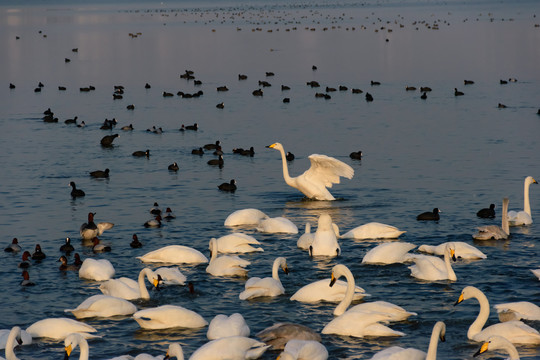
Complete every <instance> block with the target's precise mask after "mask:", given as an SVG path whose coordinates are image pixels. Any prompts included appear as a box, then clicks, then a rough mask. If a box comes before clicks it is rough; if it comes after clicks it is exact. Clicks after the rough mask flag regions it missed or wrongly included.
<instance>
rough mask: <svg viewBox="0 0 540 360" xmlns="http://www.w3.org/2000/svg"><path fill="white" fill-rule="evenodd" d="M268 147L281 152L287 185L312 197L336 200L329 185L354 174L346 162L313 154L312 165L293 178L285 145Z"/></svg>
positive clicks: (311, 157)
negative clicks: (329, 189)
mask: <svg viewBox="0 0 540 360" xmlns="http://www.w3.org/2000/svg"><path fill="white" fill-rule="evenodd" d="M267 148H270V149H276V150H279V152H280V153H281V160H282V164H283V178H284V179H285V182H286V183H287V185H289V186H292V187H293V188H296V189H298V190H300V192H302V193H303V194H304V195H305V196H306V197H308V198H310V199H314V200H335V198H334V197H333V196H332V194H330V192H329V191H328V189H327V187H329V188H331V187H332V185H333V184H339V178H340V177H341V176H343V177H346V178H347V179H352V177H353V176H354V170H353V168H352V167H350V166H349V165H347V164H345V163H344V162H342V161H340V160H338V159H335V158H332V157H329V156H326V155H318V154H313V155H310V156H309V160H310V161H311V167H310V168H309V169H308V170H306V171H305V172H304V173H303V174H302V175H300V176H297V177H293V178H292V177H290V176H289V169H288V167H287V159H286V156H285V150H284V149H283V145H281V144H280V143H274V144H272V145H269V146H267Z"/></svg>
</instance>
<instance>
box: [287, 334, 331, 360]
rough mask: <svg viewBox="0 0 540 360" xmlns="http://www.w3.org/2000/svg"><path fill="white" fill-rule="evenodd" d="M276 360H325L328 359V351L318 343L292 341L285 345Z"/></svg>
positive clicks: (312, 341)
mask: <svg viewBox="0 0 540 360" xmlns="http://www.w3.org/2000/svg"><path fill="white" fill-rule="evenodd" d="M278 359H280V360H326V359H328V350H326V348H325V347H324V345H323V344H321V343H320V342H318V341H314V340H296V339H292V340H290V341H289V342H288V343H287V345H285V348H284V349H283V352H282V353H281V354H280V355H279V358H278Z"/></svg>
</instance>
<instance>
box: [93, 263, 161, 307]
mask: <svg viewBox="0 0 540 360" xmlns="http://www.w3.org/2000/svg"><path fill="white" fill-rule="evenodd" d="M145 277H146V278H147V279H148V281H149V282H150V283H152V285H154V286H155V287H157V286H158V284H159V277H158V275H156V274H155V273H154V272H153V271H152V270H151V269H149V268H144V269H142V270H141V271H140V272H139V277H138V279H137V281H135V280H132V279H130V278H127V277H121V278H118V279H110V280H107V281H105V282H104V283H102V284H101V285H100V286H99V290H101V292H102V293H103V294H105V295H110V296H114V297H117V298H121V299H126V300H135V299H145V300H148V299H150V293H149V292H148V289H146V284H145V282H144V278H145Z"/></svg>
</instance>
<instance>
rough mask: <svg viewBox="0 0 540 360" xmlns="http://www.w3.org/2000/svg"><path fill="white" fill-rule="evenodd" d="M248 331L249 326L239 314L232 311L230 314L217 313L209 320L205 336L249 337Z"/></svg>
mask: <svg viewBox="0 0 540 360" xmlns="http://www.w3.org/2000/svg"><path fill="white" fill-rule="evenodd" d="M250 332H251V331H250V329H249V326H248V324H247V323H246V320H245V319H244V317H243V316H242V315H241V314H239V313H234V314H232V315H231V316H227V315H223V314H218V315H216V316H215V317H214V318H213V319H212V321H210V325H208V331H207V332H206V337H207V338H208V340H215V339H220V338H223V337H227V336H245V337H249V334H250Z"/></svg>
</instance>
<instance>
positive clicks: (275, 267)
mask: <svg viewBox="0 0 540 360" xmlns="http://www.w3.org/2000/svg"><path fill="white" fill-rule="evenodd" d="M280 265H281V262H280V261H279V260H278V259H276V260H274V264H273V265H272V278H273V279H274V280H276V281H277V282H279V283H280V284H281V280H280V279H279V267H280Z"/></svg>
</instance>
